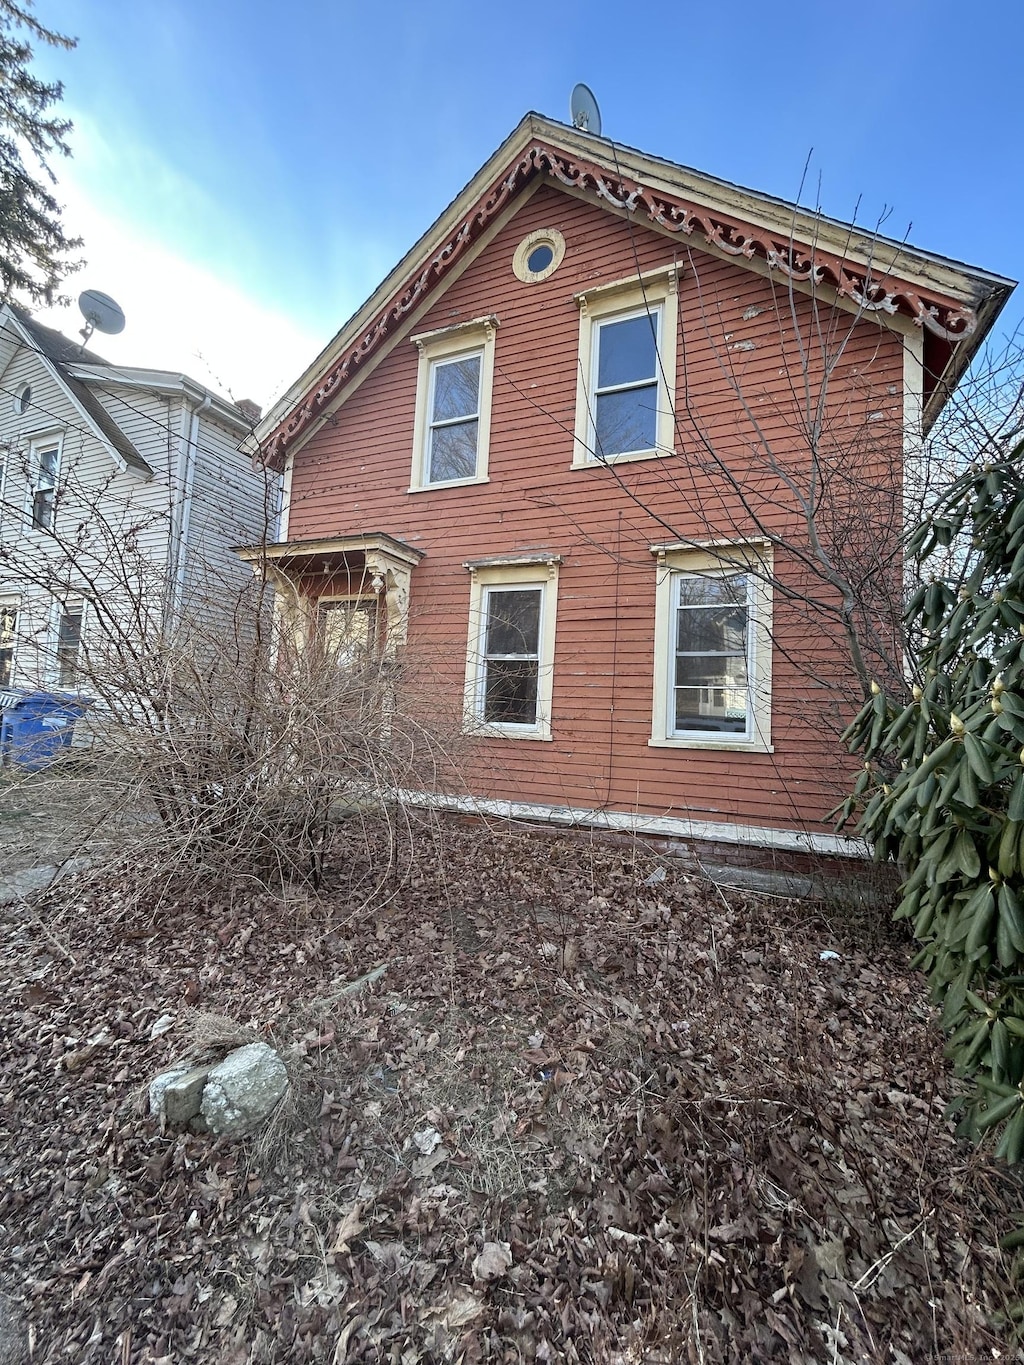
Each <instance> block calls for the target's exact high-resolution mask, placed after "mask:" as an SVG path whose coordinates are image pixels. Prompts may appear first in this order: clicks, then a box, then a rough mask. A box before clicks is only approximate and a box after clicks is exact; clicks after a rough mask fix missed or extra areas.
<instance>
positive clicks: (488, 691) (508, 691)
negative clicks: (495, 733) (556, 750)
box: [484, 659, 538, 725]
mask: <svg viewBox="0 0 1024 1365" xmlns="http://www.w3.org/2000/svg"><path fill="white" fill-rule="evenodd" d="M537 674H538V665H537V661H536V660H535V659H523V660H518V661H508V660H494V659H489V660H488V661H487V683H486V688H485V691H484V720H489V721H498V722H504V723H505V724H509V725H536V723H537Z"/></svg>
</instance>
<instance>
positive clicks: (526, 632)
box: [480, 586, 544, 725]
mask: <svg viewBox="0 0 1024 1365" xmlns="http://www.w3.org/2000/svg"><path fill="white" fill-rule="evenodd" d="M484 600H485V607H484V617H485V620H484V629H483V640H482V641H481V644H482V649H481V660H480V670H481V687H480V703H481V712H482V719H483V720H485V721H487V722H489V723H491V724H497V725H536V724H537V701H538V683H539V681H540V617H541V607H542V605H543V601H544V589H543V587H541V586H538V587H535V588H532V587H522V588H485V589H484Z"/></svg>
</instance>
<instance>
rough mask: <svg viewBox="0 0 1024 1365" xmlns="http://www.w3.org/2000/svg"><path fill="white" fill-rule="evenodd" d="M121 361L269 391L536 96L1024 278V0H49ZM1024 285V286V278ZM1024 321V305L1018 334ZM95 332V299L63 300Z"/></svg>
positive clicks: (711, 167)
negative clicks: (597, 111)
mask: <svg viewBox="0 0 1024 1365" xmlns="http://www.w3.org/2000/svg"><path fill="white" fill-rule="evenodd" d="M36 12H37V14H38V16H39V18H40V19H41V20H42V21H43V22H44V23H46V24H48V25H49V26H51V27H53V28H57V29H60V30H62V31H64V32H66V33H69V34H71V35H73V36H75V37H77V38H78V40H79V42H78V47H77V48H76V49H74V50H73V51H71V52H67V53H65V52H61V51H56V50H47V49H44V48H40V49H39V50H38V52H37V68H38V69H39V71H40V73H41V74H43V75H45V76H46V77H47V78H50V79H60V80H63V82H64V85H65V108H66V110H67V112H68V113H69V115H70V116H71V117H72V118H73V119H74V120H75V123H76V131H75V133H74V134H73V135H72V144H73V148H74V153H75V154H74V157H73V159H72V160H71V161H69V162H61V163H60V165H59V166H58V167H57V168H56V169H57V170H58V174H59V176H60V187H59V196H60V197H61V198H62V200H63V201H64V202H65V203H66V205H67V223H68V226H69V228H71V229H73V230H77V231H79V232H81V233H82V234H83V235H84V236H85V238H86V243H85V251H84V255H85V256H86V258H87V260H88V261H89V265H88V267H87V268H86V269H85V270H83V271H82V272H81V274H79V275H78V276H75V277H74V278H73V279H72V281H71V282H70V284H69V288H70V289H71V290H72V292H75V293H77V292H78V290H79V289H82V288H87V287H88V288H96V289H101V290H103V291H105V292H106V293H109V294H111V295H113V296H114V297H115V298H117V299H118V301H119V302H120V303H121V304H122V306H123V307H124V309H125V312H126V314H127V316H128V326H127V328H126V330H125V333H124V334H123V336H122V337H120V338H111V339H107V338H104V342H103V346H102V348H100V347H97V349H102V351H103V353H104V354H107V355H108V356H109V358H110V359H112V360H115V361H116V360H120V361H122V362H123V363H127V364H143V365H145V364H149V365H154V366H161V367H167V368H175V369H184V370H186V371H187V372H189V373H191V374H193V375H194V376H195V378H197V379H199V380H201V381H203V382H205V383H209V384H211V385H212V386H214V387H219V388H222V389H228V390H230V391H231V392H232V393H233V394H234V396H235V397H244V396H252V397H254V398H256V399H257V400H258V401H262V402H264V403H266V402H267V401H268V400H269V399H271V398H272V397H273V396H274V394H275V392H277V391H279V390H280V389H281V388H283V387H285V386H286V385H287V384H288V383H290V382H291V381H292V380H293V379H295V378H296V377H297V376H298V374H299V372H300V371H301V370H302V369H303V368H304V367H305V365H306V364H307V363H308V362H309V361H310V360H312V359H313V357H314V355H315V354H316V352H317V351H318V350H319V349H320V347H321V346H322V345H323V344H325V343H326V342H327V340H328V339H329V338H330V337H331V336H332V335H333V333H334V332H335V331H336V330H337V329H338V327H339V326H340V325H341V324H342V322H344V320H345V319H346V318H347V317H348V316H349V314H350V313H351V312H352V311H353V310H354V309H355V308H356V307H357V306H358V304H359V303H360V302H362V300H363V299H364V298H365V297H366V296H367V295H368V294H369V293H370V292H371V290H372V289H373V288H374V287H375V285H376V284H377V283H378V282H379V281H380V279H381V278H382V277H383V276H384V275H385V274H386V272H387V271H388V270H389V269H390V268H391V266H392V265H393V264H394V263H395V262H396V261H397V260H398V258H399V257H400V256H402V255H403V254H404V252H405V251H406V250H407V249H408V248H409V247H410V246H411V245H412V243H413V242H414V241H415V240H416V239H417V238H418V237H419V236H420V234H421V233H422V232H423V231H424V230H425V229H426V228H427V227H428V226H429V224H430V223H431V222H432V221H433V219H434V218H435V217H436V216H437V215H438V214H439V213H440V212H441V210H442V209H443V208H444V207H445V205H446V204H447V203H449V201H450V200H451V199H452V198H453V197H454V195H455V194H456V193H457V192H458V191H459V189H461V188H462V186H463V185H464V184H465V183H466V181H467V180H469V179H470V177H471V176H472V175H473V174H474V172H475V171H476V170H477V169H478V167H479V166H480V165H481V164H482V163H483V162H484V161H485V160H486V159H487V157H488V156H489V155H490V153H491V152H492V151H493V150H494V149H495V147H496V146H497V145H498V144H499V143H500V142H501V141H502V140H503V138H504V137H506V136H507V134H508V133H509V132H510V131H511V130H512V128H513V127H514V126H515V125H516V123H518V121H519V119H520V118H521V117H522V115H523V114H524V113H525V112H526V111H527V110H529V109H536V110H538V111H539V112H541V113H544V114H547V115H549V116H552V117H554V118H558V119H562V120H565V119H567V117H568V100H569V92H570V90H571V89H572V86H573V85H574V84H575V82H576V81H579V80H583V81H586V82H587V83H588V84H589V85H590V86H591V88H592V89H593V90H594V91H595V93H596V95H597V97H598V100H599V101H600V104H601V109H602V114H603V119H604V131H605V134H606V135H608V136H610V137H612V138H614V139H615V140H616V141H619V142H623V143H626V144H628V145H630V146H634V147H640V148H642V149H643V150H645V151H649V152H652V153H655V154H657V155H659V156H663V157H667V158H669V159H670V160H676V161H680V162H682V163H684V164H686V165H689V166H694V167H697V168H698V169H701V170H705V171H708V172H710V173H712V174H714V175H717V176H720V177H723V178H725V179H729V180H735V181H737V182H739V183H741V184H744V185H748V186H751V187H753V188H755V189H761V190H765V191H767V192H769V193H772V194H776V195H779V196H782V197H784V198H795V197H796V196H797V194H798V193H799V190H800V183H801V178H802V176H803V173H804V166H805V163H806V161H807V158H808V156H809V155H811V171H810V176H809V179H808V181H807V183H806V185H805V189H804V194H803V199H804V202H810V203H814V202H815V201H817V202H819V203H820V206H821V207H822V208H823V209H824V211H825V212H826V213H828V214H830V215H832V216H834V217H838V218H844V219H849V218H851V217H852V216H854V215H855V214H856V217H857V220H858V221H859V222H861V223H863V224H866V225H874V224H876V223H877V222H879V221H880V220H884V227H883V230H884V231H885V232H886V233H887V234H888V235H891V236H896V237H902V236H904V235H907V236H908V238H909V240H910V241H911V242H912V243H914V244H915V245H917V246H920V247H924V248H926V249H928V250H931V251H935V252H940V253H942V254H945V255H949V256H953V257H955V258H957V259H960V260H965V261H968V262H969V263H971V264H974V265H980V266H983V267H985V268H986V269H989V270H992V271H994V272H996V273H999V274H1003V275H1009V276H1011V277H1012V278H1014V279H1020V278H1021V277H1022V276H1024V228H1022V226H1021V219H1022V209H1024V177H1022V175H1021V170H1022V162H1024V155H1022V151H1024V113H1022V101H1021V98H1020V95H1019V93H1018V91H1019V68H1020V53H1021V51H1022V48H1024V41H1022V40H1024V5H1021V4H1020V0H977V2H976V3H975V4H974V5H972V6H965V5H964V4H963V3H962V0H862V2H861V3H859V4H858V5H857V6H855V7H849V6H839V5H835V4H832V3H827V2H823V0H818V3H816V4H815V3H812V4H810V5H805V6H803V7H802V8H800V7H798V8H797V9H796V10H793V9H789V10H785V9H780V8H779V7H778V6H772V5H767V4H765V3H764V2H763V0H758V2H757V3H754V0H732V3H730V4H718V5H711V6H708V5H700V6H698V5H693V6H687V5H685V4H680V3H661V2H660V0H627V3H617V4H611V3H609V2H608V0H591V3H582V2H581V0H562V3H561V4H559V5H552V6H549V7H546V8H545V9H544V10H531V9H529V8H528V7H526V6H523V5H511V4H506V5H486V4H482V3H473V4H470V3H466V2H465V0H449V3H447V4H446V5H444V6H440V7H438V6H431V5H427V4H424V3H422V2H421V3H415V2H414V0H377V3H376V4H366V3H360V4H353V3H350V0H334V3H328V2H327V0H292V3H291V4H290V5H283V4H281V3H277V4H274V5H270V4H268V3H266V0H36ZM1020 292H1022V293H1024V291H1020ZM1022 318H1024V299H1022V300H1018V299H1014V300H1012V301H1011V303H1010V305H1009V306H1008V308H1007V310H1006V311H1005V312H1004V314H1003V319H1002V322H1001V324H1000V330H1012V329H1013V328H1014V327H1016V326H1017V324H1018V323H1019V322H1020V321H1021V319H1022ZM46 320H47V321H50V322H53V323H55V324H56V325H60V326H61V327H62V329H63V330H64V331H66V332H68V333H69V334H73V333H74V332H75V331H77V329H78V327H79V326H80V325H81V324H80V319H79V317H78V313H77V310H71V311H67V312H65V313H64V314H63V316H56V315H53V314H50V315H47V317H46Z"/></svg>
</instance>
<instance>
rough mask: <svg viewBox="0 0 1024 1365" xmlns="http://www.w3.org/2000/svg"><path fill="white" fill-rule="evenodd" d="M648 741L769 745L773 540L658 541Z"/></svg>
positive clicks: (765, 747)
mask: <svg viewBox="0 0 1024 1365" xmlns="http://www.w3.org/2000/svg"><path fill="white" fill-rule="evenodd" d="M654 550H655V553H656V554H657V555H658V580H657V593H656V602H657V605H656V613H657V614H656V618H655V679H654V713H653V714H654V726H653V731H652V735H651V743H652V744H655V745H666V746H676V747H700V748H741V749H748V750H760V751H765V750H768V749H769V748H770V747H771V663H772V643H771V605H772V592H771V574H772V558H771V552H770V549H769V548H768V547H766V546H760V545H750V544H737V545H722V546H708V547H706V548H699V547H694V548H692V549H691V548H687V547H685V546H655V547H654Z"/></svg>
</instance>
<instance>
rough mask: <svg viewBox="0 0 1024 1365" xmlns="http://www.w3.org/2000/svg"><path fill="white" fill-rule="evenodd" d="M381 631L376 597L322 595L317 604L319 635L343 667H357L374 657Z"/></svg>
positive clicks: (333, 658) (328, 652) (329, 655)
mask: <svg viewBox="0 0 1024 1365" xmlns="http://www.w3.org/2000/svg"><path fill="white" fill-rule="evenodd" d="M379 630H380V625H379V611H378V603H377V599H376V598H375V597H339V598H321V599H320V601H319V602H318V603H317V637H318V639H319V641H320V644H321V647H322V648H323V650H324V653H325V655H326V656H327V657H329V658H331V659H332V660H333V661H334V662H335V663H337V664H338V666H339V667H342V668H357V667H359V666H361V665H362V664H365V663H366V662H367V661H368V660H369V659H370V658H372V657H373V655H374V654H375V653H376V651H377V647H378V645H379V643H380V641H379Z"/></svg>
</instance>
